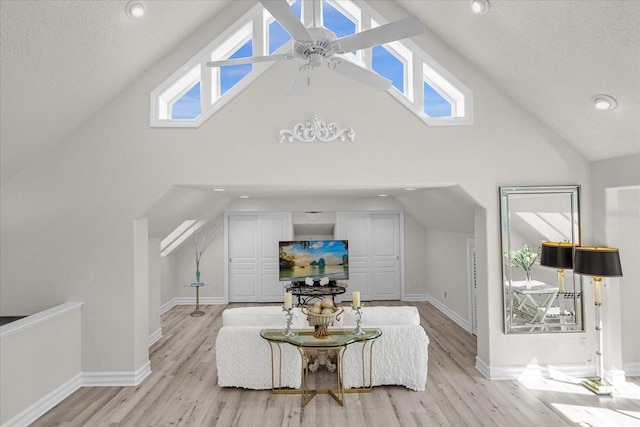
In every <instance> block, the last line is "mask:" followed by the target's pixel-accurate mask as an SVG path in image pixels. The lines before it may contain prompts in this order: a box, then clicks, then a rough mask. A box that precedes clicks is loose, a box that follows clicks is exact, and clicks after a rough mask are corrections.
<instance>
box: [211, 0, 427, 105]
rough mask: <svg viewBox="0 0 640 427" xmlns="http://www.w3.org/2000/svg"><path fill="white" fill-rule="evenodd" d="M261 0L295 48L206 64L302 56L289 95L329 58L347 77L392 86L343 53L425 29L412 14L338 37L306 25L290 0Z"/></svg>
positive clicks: (332, 66) (300, 88) (299, 90)
mask: <svg viewBox="0 0 640 427" xmlns="http://www.w3.org/2000/svg"><path fill="white" fill-rule="evenodd" d="M260 3H262V5H263V6H264V8H265V9H267V11H269V13H270V14H271V15H272V16H273V17H274V18H275V19H276V20H277V21H278V22H279V23H280V25H281V26H282V28H284V29H285V30H286V31H287V32H288V33H289V34H290V35H291V37H292V38H293V40H294V42H293V49H292V50H291V51H290V52H287V53H284V54H279V55H267V56H253V57H247V58H237V59H226V60H221V61H211V62H207V65H208V66H210V67H223V66H226V65H240V64H251V63H257V62H269V61H279V60H282V59H293V58H302V59H304V60H305V61H306V63H305V64H304V65H302V66H301V67H300V68H299V69H298V72H297V73H296V75H295V77H294V78H293V81H292V82H291V85H290V86H289V91H288V93H289V95H300V94H302V93H303V92H304V90H305V89H306V87H307V86H309V84H310V72H311V70H313V69H314V68H317V67H319V66H321V65H322V63H323V62H326V64H327V67H328V68H329V69H331V70H335V71H337V72H338V73H340V74H342V75H344V76H346V77H349V78H351V79H354V80H357V81H359V82H361V83H364V84H366V85H368V86H371V87H373V88H374V89H377V90H386V89H388V88H389V87H391V84H392V82H391V81H390V80H388V79H386V78H384V77H381V76H380V75H379V74H377V73H375V72H373V71H370V70H367V69H366V68H362V67H360V66H358V65H356V64H354V63H353V62H350V61H349V60H348V59H346V58H344V57H343V56H342V54H345V53H349V52H353V51H356V50H360V49H366V48H369V47H373V46H377V45H381V44H384V43H389V42H392V41H396V40H401V39H405V38H408V37H412V36H416V35H418V34H421V33H423V32H424V30H425V27H424V24H423V23H422V22H420V20H419V19H418V18H416V17H409V18H405V19H401V20H400V21H396V22H392V23H389V24H385V25H381V26H379V27H376V28H372V29H370V30H366V31H362V32H359V33H356V34H352V35H350V36H345V37H341V38H337V37H336V35H335V34H334V33H333V32H332V31H331V30H329V29H327V28H324V27H315V26H314V27H311V28H306V27H305V26H304V25H303V24H302V22H300V19H298V17H297V16H296V14H295V13H294V12H293V10H292V9H291V8H290V7H289V4H288V3H287V0H260ZM314 21H315V19H314Z"/></svg>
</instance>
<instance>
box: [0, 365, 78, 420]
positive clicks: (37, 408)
mask: <svg viewBox="0 0 640 427" xmlns="http://www.w3.org/2000/svg"><path fill="white" fill-rule="evenodd" d="M81 386H82V373H79V374H77V375H76V376H74V377H73V378H71V379H70V380H69V381H67V382H65V383H64V384H62V385H61V386H59V387H57V388H56V389H55V390H53V391H52V392H51V393H48V394H47V395H46V396H44V397H43V398H42V399H40V400H38V401H37V402H35V403H34V404H33V405H31V406H29V407H28V408H26V409H25V410H24V411H22V412H20V413H19V414H18V415H16V416H15V417H13V418H11V419H10V420H8V421H6V422H4V423H3V424H2V427H14V426H16V427H22V426H28V425H29V424H31V423H32V422H34V421H35V420H37V419H38V418H40V417H41V416H43V415H44V414H45V413H46V412H47V411H48V410H49V409H51V408H53V407H54V406H56V405H57V404H58V403H60V402H62V401H63V400H64V399H66V398H67V397H69V396H71V394H72V393H73V392H75V391H76V390H78V389H79V388H80V387H81Z"/></svg>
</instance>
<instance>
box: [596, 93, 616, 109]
mask: <svg viewBox="0 0 640 427" xmlns="http://www.w3.org/2000/svg"><path fill="white" fill-rule="evenodd" d="M591 100H592V101H593V108H595V109H596V110H601V111H606V110H613V109H614V108H616V107H617V105H618V103H617V102H616V100H615V99H613V98H612V97H610V96H609V95H596V96H594V97H593V98H591Z"/></svg>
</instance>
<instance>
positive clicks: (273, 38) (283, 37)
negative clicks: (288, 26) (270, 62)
mask: <svg viewBox="0 0 640 427" xmlns="http://www.w3.org/2000/svg"><path fill="white" fill-rule="evenodd" d="M291 9H292V10H293V12H294V13H295V14H296V16H297V17H298V18H300V13H301V2H300V0H298V1H296V2H295V3H293V4H292V5H291ZM289 40H291V36H290V35H289V33H287V32H286V31H285V29H284V28H282V25H280V23H279V22H278V21H273V22H272V23H271V24H269V55H271V54H272V53H273V52H275V51H276V50H278V48H280V46H282V45H283V44H285V43H286V42H287V41H289Z"/></svg>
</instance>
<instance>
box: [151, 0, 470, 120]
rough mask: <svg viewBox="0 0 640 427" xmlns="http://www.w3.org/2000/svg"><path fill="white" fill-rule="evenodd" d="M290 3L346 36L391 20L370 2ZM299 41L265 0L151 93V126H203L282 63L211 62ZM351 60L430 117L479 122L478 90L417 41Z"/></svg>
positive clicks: (283, 48)
mask: <svg viewBox="0 0 640 427" xmlns="http://www.w3.org/2000/svg"><path fill="white" fill-rule="evenodd" d="M289 4H290V6H291V8H292V10H293V11H294V13H295V14H296V16H298V17H299V18H300V20H301V21H302V23H303V24H304V25H305V26H307V27H313V26H323V27H325V28H327V29H329V30H331V31H332V32H334V33H335V34H336V37H338V38H340V37H345V36H348V35H351V34H355V33H358V32H361V31H366V30H368V29H371V28H375V27H377V26H380V25H384V24H386V23H388V22H389V21H388V20H386V19H385V18H384V17H382V16H381V15H379V14H378V13H377V12H376V11H375V10H374V9H372V8H371V7H370V6H368V5H367V4H366V2H362V1H358V2H355V1H350V0H322V1H319V0H296V1H289ZM254 32H258V33H256V34H257V35H256V34H254ZM291 46H292V40H291V36H290V35H289V34H288V33H287V32H286V31H285V30H284V28H283V27H282V26H281V25H280V24H279V23H278V22H277V21H275V20H274V19H273V17H272V16H271V15H270V14H269V13H268V12H267V11H266V10H265V9H264V7H263V6H262V5H261V4H257V5H256V6H255V7H253V8H252V9H251V10H250V11H249V12H248V13H246V14H245V15H244V16H243V17H242V18H240V19H239V20H238V21H236V22H235V23H234V24H233V25H232V26H231V27H229V28H228V29H226V30H225V31H223V32H222V34H221V35H220V36H219V37H217V38H216V39H215V40H214V41H212V42H211V43H210V44H209V45H208V46H207V47H205V48H204V49H203V50H202V51H200V52H199V53H198V54H197V55H196V56H195V57H194V58H192V59H191V60H190V61H189V62H188V63H187V64H185V65H184V66H183V67H181V68H180V70H178V71H176V72H175V73H174V74H173V75H172V76H171V77H169V78H168V79H167V80H166V81H165V82H164V83H162V84H161V85H160V86H159V87H157V88H156V89H155V90H154V91H153V92H152V93H151V126H160V127H161V126H166V127H176V126H183V127H197V126H200V125H201V124H202V123H203V122H204V121H206V120H207V119H208V118H209V117H211V116H212V115H213V114H215V113H216V112H217V111H218V110H219V109H221V108H222V107H224V105H226V104H227V102H229V101H230V100H231V99H233V98H234V97H235V96H236V95H238V94H239V93H240V91H242V90H243V89H245V88H246V87H248V86H249V85H250V84H251V83H252V82H253V81H254V80H255V79H256V78H258V77H259V76H260V75H261V74H262V73H264V72H265V71H266V70H267V69H268V68H269V67H270V66H272V65H273V63H274V62H263V63H260V64H258V65H256V64H253V65H252V64H243V65H234V66H226V67H220V68H215V67H213V68H212V67H208V66H206V62H208V61H217V60H224V59H229V58H243V57H251V56H263V55H271V54H282V53H286V52H288V51H290V49H291ZM344 58H346V59H347V60H349V61H352V62H354V63H355V64H357V65H359V66H361V67H365V68H368V69H370V70H373V71H375V72H376V73H378V74H380V75H381V76H383V77H385V78H387V79H389V80H391V82H392V87H391V88H390V89H389V90H388V92H389V94H391V95H392V96H394V97H395V98H396V99H397V100H398V101H399V102H400V103H402V104H403V105H405V106H406V107H407V108H409V109H410V110H411V111H412V112H413V113H414V114H416V115H417V116H418V117H420V118H421V119H422V120H424V121H425V122H426V123H428V124H430V125H439V124H447V125H450V124H470V123H471V122H472V110H471V97H472V96H471V91H470V90H469V89H468V88H467V87H466V86H465V85H464V84H462V82H460V81H458V80H457V79H456V78H455V77H454V76H453V75H452V74H450V73H449V72H448V71H447V70H445V69H444V68H443V67H442V66H440V65H439V64H438V63H437V62H436V61H435V60H433V58H431V57H430V56H429V55H428V54H427V53H426V52H424V51H423V50H422V49H421V48H419V47H418V46H417V45H416V44H415V43H414V42H413V41H411V40H400V41H394V42H391V43H388V44H385V45H381V46H373V47H371V48H369V49H362V50H360V51H357V52H354V54H345V55H344ZM295 60H299V59H298V58H294V59H292V61H295ZM318 84H320V83H318ZM283 90H286V88H283Z"/></svg>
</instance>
